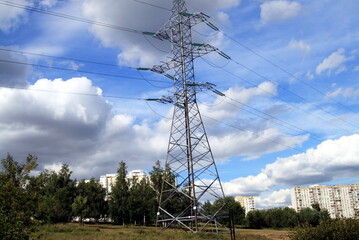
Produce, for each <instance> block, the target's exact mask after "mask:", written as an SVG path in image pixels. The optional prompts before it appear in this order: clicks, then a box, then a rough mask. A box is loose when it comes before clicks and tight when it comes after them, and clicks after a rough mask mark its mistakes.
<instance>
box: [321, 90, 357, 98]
mask: <svg viewBox="0 0 359 240" xmlns="http://www.w3.org/2000/svg"><path fill="white" fill-rule="evenodd" d="M338 96H342V97H345V98H356V97H358V96H359V89H354V88H338V89H337V90H335V91H333V92H330V93H327V97H338Z"/></svg>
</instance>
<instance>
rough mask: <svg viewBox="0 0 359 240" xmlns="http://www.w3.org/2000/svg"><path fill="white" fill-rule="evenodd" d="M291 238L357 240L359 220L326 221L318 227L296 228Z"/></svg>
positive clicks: (301, 239) (299, 239)
mask: <svg viewBox="0 0 359 240" xmlns="http://www.w3.org/2000/svg"><path fill="white" fill-rule="evenodd" d="M290 237H291V239H292V240H327V239H330V240H343V239H345V240H356V239H359V220H358V219H335V220H326V221H322V222H320V224H319V225H318V226H316V227H313V226H310V225H308V224H307V225H305V226H302V227H298V228H296V229H295V231H294V232H292V233H291V235H290Z"/></svg>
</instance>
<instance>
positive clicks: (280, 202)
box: [254, 189, 291, 209]
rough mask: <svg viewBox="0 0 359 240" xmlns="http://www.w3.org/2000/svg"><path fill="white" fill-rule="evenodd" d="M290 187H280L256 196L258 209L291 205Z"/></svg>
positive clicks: (255, 200)
mask: <svg viewBox="0 0 359 240" xmlns="http://www.w3.org/2000/svg"><path fill="white" fill-rule="evenodd" d="M290 194H291V192H290V189H280V190H276V191H273V192H270V193H269V194H266V193H264V194H262V195H261V196H259V197H255V198H254V202H255V205H256V208H257V209H268V208H279V207H284V206H290V205H291V197H290Z"/></svg>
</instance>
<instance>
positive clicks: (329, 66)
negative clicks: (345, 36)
mask: <svg viewBox="0 0 359 240" xmlns="http://www.w3.org/2000/svg"><path fill="white" fill-rule="evenodd" d="M351 59H352V57H347V56H345V50H344V49H343V48H339V49H338V50H337V51H336V52H333V53H332V54H330V56H329V57H327V58H326V59H324V60H323V61H322V62H321V63H320V64H319V65H318V66H317V68H316V70H315V72H316V74H318V75H319V74H321V73H323V72H328V75H330V74H331V73H332V71H335V74H339V73H341V72H343V71H345V70H346V66H345V63H346V62H347V61H349V60H351Z"/></svg>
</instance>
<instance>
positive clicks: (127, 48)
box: [82, 0, 240, 66]
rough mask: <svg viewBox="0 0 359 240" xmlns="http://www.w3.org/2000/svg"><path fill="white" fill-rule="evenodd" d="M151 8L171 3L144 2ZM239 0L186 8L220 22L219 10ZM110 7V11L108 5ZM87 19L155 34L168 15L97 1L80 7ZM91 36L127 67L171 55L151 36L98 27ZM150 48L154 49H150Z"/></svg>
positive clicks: (141, 6) (166, 46) (140, 6)
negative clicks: (116, 49) (117, 51)
mask: <svg viewBox="0 0 359 240" xmlns="http://www.w3.org/2000/svg"><path fill="white" fill-rule="evenodd" d="M146 2H148V3H150V4H153V5H158V6H161V7H164V8H169V9H170V8H171V5H172V2H171V1H165V2H164V1H162V0H151V1H146ZM239 3H240V1H239V0H225V1H223V0H216V1H213V2H211V4H208V1H207V0H196V1H191V2H190V3H189V4H188V8H189V9H190V10H191V11H201V12H204V13H206V14H210V15H211V14H213V16H218V18H219V19H220V20H227V16H226V14H225V13H224V12H223V11H221V10H220V9H228V8H230V7H234V6H237V5H238V4H239ZM109 5H111V7H110V8H109V7H108V6H109ZM82 11H83V14H84V16H85V17H86V18H89V19H93V20H95V21H99V22H106V23H110V24H114V25H118V26H126V27H128V28H131V29H136V30H140V31H151V32H156V31H157V30H159V29H160V28H161V27H162V26H163V25H164V24H165V23H166V22H168V19H169V17H170V15H171V12H169V11H164V10H163V9H158V8H155V7H151V6H148V5H145V4H141V3H139V2H136V1H124V0H122V1H109V0H103V1H97V0H84V2H83V6H82ZM91 31H92V33H93V34H94V35H95V36H96V37H97V38H98V39H100V41H101V42H102V44H103V45H104V46H106V47H116V48H119V49H120V51H121V53H119V54H118V58H119V62H120V63H121V64H126V65H129V66H152V65H154V64H158V63H159V60H160V59H161V58H164V57H165V56H166V54H165V53H163V51H164V52H170V45H169V43H168V42H167V41H159V40H156V39H152V38H151V37H147V38H144V37H143V36H141V35H138V34H132V33H127V32H121V31H117V30H114V29H110V28H104V27H101V26H96V25H94V26H92V27H91ZM153 45H154V46H155V47H153Z"/></svg>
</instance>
